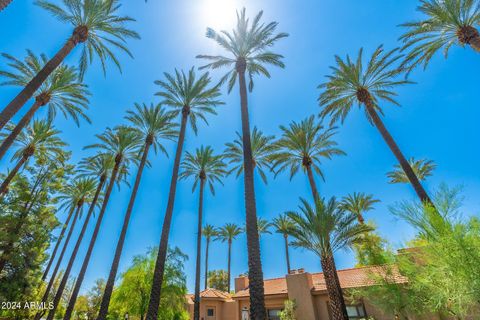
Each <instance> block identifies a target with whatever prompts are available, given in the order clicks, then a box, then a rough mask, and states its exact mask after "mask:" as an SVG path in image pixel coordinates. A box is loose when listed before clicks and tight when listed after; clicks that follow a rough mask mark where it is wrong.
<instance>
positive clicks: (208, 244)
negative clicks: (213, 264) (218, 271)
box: [205, 238, 210, 289]
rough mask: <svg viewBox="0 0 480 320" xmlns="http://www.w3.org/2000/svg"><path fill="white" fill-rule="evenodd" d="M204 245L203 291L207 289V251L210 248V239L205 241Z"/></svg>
mask: <svg viewBox="0 0 480 320" xmlns="http://www.w3.org/2000/svg"><path fill="white" fill-rule="evenodd" d="M206 242H207V243H206V244H205V247H206V248H205V289H207V288H208V249H209V248H210V238H208V239H207V241H206Z"/></svg>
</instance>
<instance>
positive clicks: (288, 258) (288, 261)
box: [283, 234, 292, 274]
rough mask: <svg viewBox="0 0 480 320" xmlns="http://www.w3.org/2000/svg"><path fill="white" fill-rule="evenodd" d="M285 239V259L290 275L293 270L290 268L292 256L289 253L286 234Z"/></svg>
mask: <svg viewBox="0 0 480 320" xmlns="http://www.w3.org/2000/svg"><path fill="white" fill-rule="evenodd" d="M283 239H284V240H285V258H286V259H287V273H288V274H290V271H291V270H292V269H291V268H290V255H289V253H288V234H284V235H283Z"/></svg>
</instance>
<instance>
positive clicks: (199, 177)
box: [180, 146, 227, 320]
mask: <svg viewBox="0 0 480 320" xmlns="http://www.w3.org/2000/svg"><path fill="white" fill-rule="evenodd" d="M226 167H227V166H226V164H225V162H224V161H223V156H222V155H215V154H214V153H213V149H212V147H210V146H207V147H204V146H201V147H200V148H199V149H197V150H196V151H195V153H193V154H192V153H190V152H187V153H186V155H185V160H183V162H182V165H181V169H182V172H181V173H180V179H187V178H193V180H194V182H193V188H192V192H193V191H195V188H196V187H197V185H199V189H200V190H199V201H198V222H197V258H196V262H195V295H194V301H193V303H194V307H193V319H194V320H199V319H200V271H201V265H200V264H201V261H200V260H201V256H202V225H203V202H204V193H205V185H206V184H207V183H208V186H209V188H210V191H211V193H212V195H215V188H214V185H213V184H214V183H217V182H218V183H223V182H222V178H223V177H225V175H226V174H227V170H226Z"/></svg>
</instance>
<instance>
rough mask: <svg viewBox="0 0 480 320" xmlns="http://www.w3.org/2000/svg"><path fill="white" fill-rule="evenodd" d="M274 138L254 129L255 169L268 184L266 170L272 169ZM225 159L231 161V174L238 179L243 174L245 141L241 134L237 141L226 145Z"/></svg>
mask: <svg viewBox="0 0 480 320" xmlns="http://www.w3.org/2000/svg"><path fill="white" fill-rule="evenodd" d="M274 139H275V137H274V136H267V135H264V134H263V132H262V131H261V130H259V129H258V128H257V127H254V128H253V130H252V138H251V143H252V158H253V167H254V168H255V169H257V171H258V174H259V175H260V178H262V180H263V182H264V183H265V184H266V183H267V175H266V174H265V171H264V170H265V169H269V170H270V169H271V165H270V161H271V159H270V157H271V156H272V154H273V152H274V151H275V148H274V145H273V140H274ZM225 146H226V147H227V148H226V149H225V152H224V154H225V158H227V159H229V163H230V164H233V166H232V169H231V170H230V173H232V172H236V176H237V178H238V177H239V176H240V175H241V174H242V172H243V140H242V136H241V135H240V133H239V132H237V139H235V140H234V141H233V142H229V143H226V144H225Z"/></svg>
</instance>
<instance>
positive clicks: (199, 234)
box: [193, 177, 205, 320]
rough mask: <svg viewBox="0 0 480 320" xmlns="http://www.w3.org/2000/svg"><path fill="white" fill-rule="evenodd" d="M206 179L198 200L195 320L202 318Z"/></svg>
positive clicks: (202, 184)
mask: <svg viewBox="0 0 480 320" xmlns="http://www.w3.org/2000/svg"><path fill="white" fill-rule="evenodd" d="M204 189H205V179H204V178H202V177H200V198H199V200H198V226H197V261H196V264H195V300H194V305H193V320H199V319H200V269H201V266H200V264H201V262H200V260H201V258H202V220H203V194H204Z"/></svg>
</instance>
